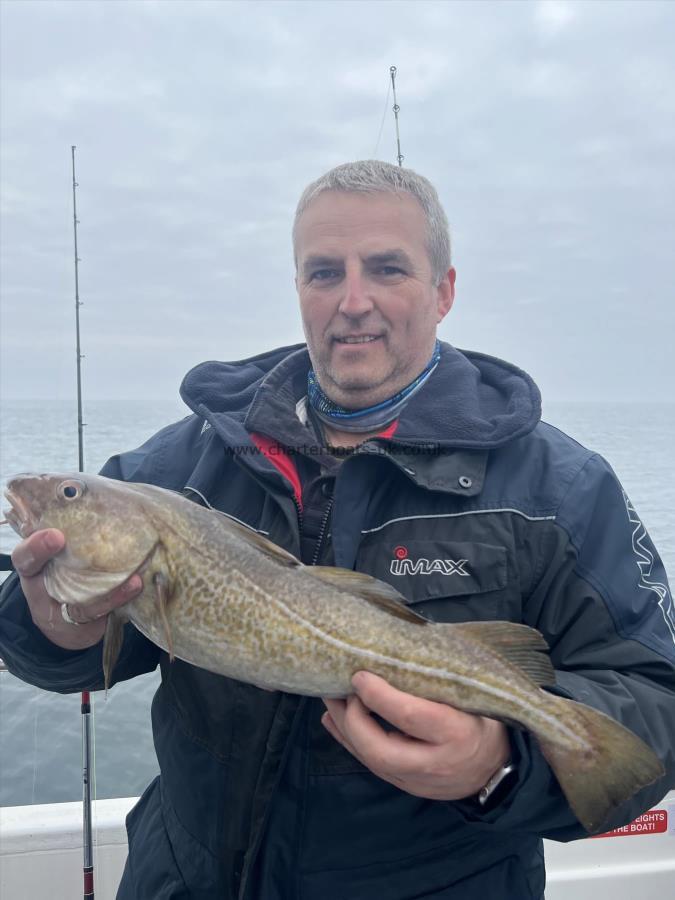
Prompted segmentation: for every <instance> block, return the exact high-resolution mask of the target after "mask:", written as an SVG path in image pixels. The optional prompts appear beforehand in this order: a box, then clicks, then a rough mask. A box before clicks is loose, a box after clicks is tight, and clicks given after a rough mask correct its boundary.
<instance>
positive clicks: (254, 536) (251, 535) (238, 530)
mask: <svg viewBox="0 0 675 900" xmlns="http://www.w3.org/2000/svg"><path fill="white" fill-rule="evenodd" d="M214 512H216V513H218V515H219V516H220V517H221V519H222V520H223V521H225V522H227V524H228V526H229V527H230V528H231V529H232V531H233V532H234V533H235V534H238V535H240V536H241V537H242V538H243V539H244V540H245V541H248V542H249V544H253V546H254V547H255V548H256V549H257V550H260V552H261V553H264V554H265V556H268V557H269V558H270V559H273V560H274V562H278V563H281V565H283V566H288V567H289V568H293V567H294V566H301V565H302V563H301V562H300V560H299V559H297V558H296V557H295V556H293V554H292V553H289V552H288V550H284V549H283V547H279V546H278V545H277V544H275V543H274V542H273V541H270V540H269V539H268V538H266V537H264V536H263V535H262V534H258V532H257V531H253V529H252V528H248V527H247V526H246V525H240V524H239V522H236V521H235V520H234V519H231V518H230V517H229V516H228V515H226V514H225V513H221V512H219V511H218V510H214Z"/></svg>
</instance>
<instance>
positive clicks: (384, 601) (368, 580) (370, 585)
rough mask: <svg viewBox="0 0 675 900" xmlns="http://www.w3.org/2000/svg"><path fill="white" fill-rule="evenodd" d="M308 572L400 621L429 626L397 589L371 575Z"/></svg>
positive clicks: (314, 569) (348, 571) (310, 569)
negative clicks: (407, 603)
mask: <svg viewBox="0 0 675 900" xmlns="http://www.w3.org/2000/svg"><path fill="white" fill-rule="evenodd" d="M306 571H307V574H308V575H313V576H315V577H316V578H319V579H320V580H321V581H325V582H327V583H328V584H331V585H333V587H336V588H338V590H341V591H346V592H347V593H348V594H356V595H357V596H358V597H361V598H362V599H363V600H366V601H367V602H368V603H372V604H374V605H375V606H379V607H380V609H383V610H385V612H388V613H391V615H393V616H396V617H397V618H399V619H404V620H405V621H406V622H414V623H415V624H416V625H428V624H429V621H428V619H425V618H424V617H423V616H420V615H419V613H416V612H415V611H414V610H412V609H410V607H409V606H407V605H406V602H405V598H404V597H403V596H401V594H399V592H398V591H397V590H396V589H395V588H393V587H392V586H391V585H390V584H387V583H386V582H384V581H379V580H378V579H377V578H373V577H372V576H371V575H364V574H363V572H353V571H352V570H351V569H338V568H336V567H335V566H307V569H306Z"/></svg>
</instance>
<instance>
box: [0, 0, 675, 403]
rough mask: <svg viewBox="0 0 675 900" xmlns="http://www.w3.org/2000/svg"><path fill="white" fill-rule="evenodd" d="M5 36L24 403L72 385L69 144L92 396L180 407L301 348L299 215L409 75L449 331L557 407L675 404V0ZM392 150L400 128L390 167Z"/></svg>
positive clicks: (17, 375)
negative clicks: (448, 238) (198, 386)
mask: <svg viewBox="0 0 675 900" xmlns="http://www.w3.org/2000/svg"><path fill="white" fill-rule="evenodd" d="M0 15H1V16H2V21H1V23H0V24H1V25H2V28H1V29H0V30H1V34H2V48H1V49H2V96H1V97H0V100H1V101H2V102H1V107H0V108H1V110H2V113H1V115H2V147H1V148H0V149H1V153H2V156H1V160H0V161H1V163H2V179H3V188H2V232H1V235H0V239H1V245H0V249H1V252H2V274H1V276H0V277H1V287H2V321H1V325H2V351H3V353H2V357H3V360H2V368H1V369H0V375H1V383H0V390H1V391H2V393H3V394H4V396H6V397H12V396H17V395H20V394H24V395H38V394H42V395H44V394H45V391H46V392H49V391H52V392H55V393H58V392H66V393H67V392H68V391H69V390H70V389H71V380H70V373H71V370H72V369H73V366H74V351H73V349H72V340H73V338H72V324H73V323H72V319H73V311H72V294H73V273H72V221H71V215H72V211H71V206H70V204H71V194H70V145H71V144H72V143H75V144H77V147H78V155H77V165H78V180H79V182H80V189H79V193H78V204H79V215H80V219H81V227H80V255H81V256H82V265H81V272H80V275H81V291H82V296H83V299H84V301H85V304H86V305H85V307H84V308H83V310H82V327H83V341H84V349H85V352H86V354H87V359H86V368H85V378H86V384H87V389H88V392H89V396H94V395H97V394H98V395H103V394H110V393H114V394H116V395H118V396H120V397H122V396H125V395H127V394H133V393H135V392H136V390H137V385H138V383H139V380H140V379H142V383H143V385H144V389H145V390H146V391H147V393H148V395H149V396H165V395H166V394H168V393H174V392H175V391H176V388H177V385H178V382H179V381H180V378H181V377H182V374H183V373H184V371H185V370H186V369H187V368H188V367H189V366H191V365H193V364H194V363H196V362H198V361H199V360H200V359H202V358H237V357H241V356H246V355H249V354H252V353H255V352H259V351H260V350H262V349H264V348H265V347H271V346H273V345H276V344H282V343H290V342H292V341H296V340H301V339H302V330H301V327H300V323H299V318H298V315H297V312H296V305H295V295H294V289H293V269H292V260H291V255H290V224H291V219H292V214H293V209H294V205H295V202H296V200H297V197H298V195H299V193H300V191H301V190H302V188H303V187H304V185H305V184H306V183H307V182H308V181H309V180H311V179H312V178H314V177H316V176H317V175H319V174H320V173H321V172H322V171H324V170H325V169H326V168H328V167H329V166H331V165H334V164H337V163H339V162H343V161H345V160H348V159H355V158H362V157H368V156H371V155H372V154H373V151H374V148H375V145H376V142H377V137H378V132H379V129H380V123H381V121H382V111H383V106H384V102H385V97H386V93H387V86H388V71H389V65H391V64H395V65H397V66H398V70H399V78H398V91H399V103H400V105H401V133H402V144H403V152H404V154H405V157H406V160H405V161H406V164H409V165H411V166H412V167H413V168H416V169H418V170H419V171H421V172H423V173H424V174H426V175H427V176H428V177H430V178H431V179H432V181H434V183H435V184H436V186H437V188H438V190H439V193H440V195H441V197H442V199H443V201H444V204H445V206H446V208H447V211H448V215H449V218H450V221H451V225H452V228H453V244H454V256H455V262H456V265H457V268H458V273H459V275H458V300H457V303H456V307H455V309H453V312H452V314H451V316H450V317H449V319H448V320H447V321H446V322H445V323H444V324H443V325H442V327H441V335H442V336H443V337H444V338H446V339H449V340H451V341H453V342H454V343H456V344H458V345H459V346H471V347H475V348H477V349H482V350H484V351H485V352H491V353H494V354H496V355H500V356H505V357H507V358H511V359H512V360H513V361H514V362H516V363H518V364H519V365H522V366H523V367H525V368H529V369H530V370H531V372H532V374H533V375H534V376H535V377H536V378H537V380H538V381H539V382H540V384H541V386H542V388H543V390H544V392H545V395H546V396H548V397H575V396H580V397H584V398H589V397H600V398H602V397H608V398H610V397H611V398H630V399H637V398H638V397H640V398H641V397H643V396H644V392H645V386H647V388H646V389H647V391H648V394H649V398H650V399H655V400H657V399H670V398H671V397H672V394H673V388H674V387H675V377H674V376H673V367H672V364H671V363H670V356H669V354H670V347H671V342H672V333H673V326H675V318H674V313H673V309H674V308H675V304H674V303H673V300H674V299H675V298H673V287H672V284H673V278H672V272H671V270H672V247H673V246H675V224H674V214H673V211H672V210H673V208H674V205H675V204H674V200H675V116H674V115H673V113H674V112H675V87H674V85H675V77H674V76H675V63H674V62H673V55H672V45H673V38H674V37H675V10H674V9H673V7H672V5H671V4H669V3H659V2H640V3H631V2H626V3H583V2H582V3H567V2H563V0H548V2H540V3H534V2H532V3H508V2H507V3H492V2H483V3H478V4H476V3H463V2H455V3H436V2H420V0H417V2H414V3H407V2H391V3H390V2H373V3H368V2H357V3H352V2H341V3H333V2H322V3H310V2H299V3H286V2H267V3H223V2H206V3H204V2H195V3H185V2H180V0H173V2H168V0H159V2H143V3H140V2H126V3H112V2H96V0H90V2H87V3H81V2H77V3H59V2H47V3H43V2H35V0H33V2H31V3H18V2H6V3H4V4H3V5H2V7H1V8H0ZM389 105H391V100H390V103H389ZM395 152H396V149H395V139H394V130H393V121H392V117H391V114H390V112H388V113H387V116H386V118H385V124H384V128H383V131H382V136H381V139H380V142H379V147H378V155H379V156H380V157H382V158H386V159H389V160H391V161H395ZM629 361H630V364H629ZM636 361H639V367H640V378H639V379H638V378H636V377H635V375H634V366H635V363H636Z"/></svg>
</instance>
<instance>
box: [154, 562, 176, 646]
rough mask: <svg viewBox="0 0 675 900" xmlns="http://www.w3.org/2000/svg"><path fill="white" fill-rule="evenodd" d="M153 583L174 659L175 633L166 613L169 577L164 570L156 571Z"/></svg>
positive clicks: (167, 641) (168, 598)
mask: <svg viewBox="0 0 675 900" xmlns="http://www.w3.org/2000/svg"><path fill="white" fill-rule="evenodd" d="M152 583H153V584H154V585H155V607H156V609H157V613H158V614H159V618H160V621H161V623H162V625H163V626H164V635H165V637H166V646H167V650H168V653H169V659H170V660H171V662H173V661H174V659H175V657H174V654H173V634H172V632H171V626H170V625H169V620H168V618H167V615H166V609H167V606H168V605H169V600H170V597H169V579H168V578H167V577H166V575H165V574H164V573H163V572H155V574H154V575H153V576H152Z"/></svg>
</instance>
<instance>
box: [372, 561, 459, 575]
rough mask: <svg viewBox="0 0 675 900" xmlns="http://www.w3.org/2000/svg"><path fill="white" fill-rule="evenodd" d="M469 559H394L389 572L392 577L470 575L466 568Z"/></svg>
mask: <svg viewBox="0 0 675 900" xmlns="http://www.w3.org/2000/svg"><path fill="white" fill-rule="evenodd" d="M467 563H468V559H424V558H423V557H422V558H420V559H415V560H412V559H405V558H404V559H392V561H391V565H390V566H389V571H390V572H391V574H392V575H433V574H434V572H440V573H441V575H469V574H470V573H469V572H467V571H466V569H465V568H464V567H465V566H466V564H467Z"/></svg>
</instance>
